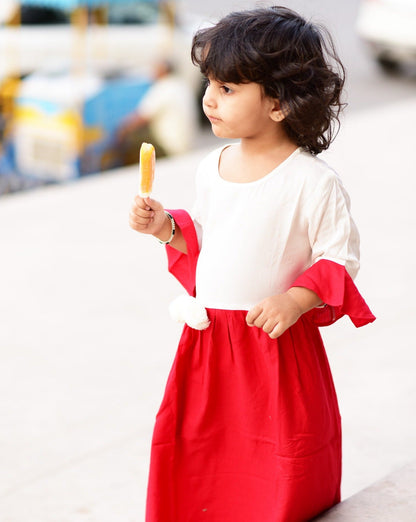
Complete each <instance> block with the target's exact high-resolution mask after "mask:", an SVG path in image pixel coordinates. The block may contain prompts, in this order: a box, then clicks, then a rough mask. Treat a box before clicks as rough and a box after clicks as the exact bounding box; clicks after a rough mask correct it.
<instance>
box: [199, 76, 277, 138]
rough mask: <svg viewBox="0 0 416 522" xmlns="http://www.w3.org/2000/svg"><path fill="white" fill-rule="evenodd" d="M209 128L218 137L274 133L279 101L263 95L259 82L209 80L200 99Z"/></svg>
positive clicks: (255, 135)
mask: <svg viewBox="0 0 416 522" xmlns="http://www.w3.org/2000/svg"><path fill="white" fill-rule="evenodd" d="M202 106H203V109H204V113H205V115H206V116H207V118H208V119H209V121H210V122H211V125H212V131H213V133H214V134H215V136H218V137H219V138H229V139H235V138H240V139H244V138H254V137H261V136H262V135H263V134H264V133H266V132H267V133H268V132H273V131H275V128H276V122H277V121H281V119H283V115H282V114H281V111H280V110H277V109H278V102H277V101H276V100H273V99H271V98H268V97H266V96H265V95H264V93H263V90H262V87H261V86H260V85H259V84H258V83H239V84H234V83H222V82H219V81H217V80H214V79H211V80H209V83H208V86H207V88H206V91H205V95H204V98H203V101H202Z"/></svg>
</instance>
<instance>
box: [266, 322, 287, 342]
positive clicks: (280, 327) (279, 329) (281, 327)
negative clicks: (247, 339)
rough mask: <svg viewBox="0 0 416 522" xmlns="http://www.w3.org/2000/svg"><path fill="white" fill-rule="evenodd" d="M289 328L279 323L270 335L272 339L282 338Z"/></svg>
mask: <svg viewBox="0 0 416 522" xmlns="http://www.w3.org/2000/svg"><path fill="white" fill-rule="evenodd" d="M286 330H287V327H286V326H285V325H284V324H283V323H277V325H276V326H275V327H274V328H273V330H272V331H271V332H270V333H269V337H270V339H277V338H278V337H280V336H281V335H282V334H283V333H284V332H285V331H286Z"/></svg>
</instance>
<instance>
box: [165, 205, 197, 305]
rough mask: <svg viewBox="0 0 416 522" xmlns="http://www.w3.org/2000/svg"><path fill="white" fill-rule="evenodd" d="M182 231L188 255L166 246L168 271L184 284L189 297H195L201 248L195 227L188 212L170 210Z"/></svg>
mask: <svg viewBox="0 0 416 522" xmlns="http://www.w3.org/2000/svg"><path fill="white" fill-rule="evenodd" d="M168 212H170V214H172V216H173V218H174V219H175V222H176V224H177V225H178V227H179V228H180V229H181V232H182V234H183V237H184V239H185V241H186V245H187V248H188V253H187V254H183V253H182V252H179V251H178V250H175V249H174V248H172V247H171V246H169V245H166V252H167V255H168V270H169V272H170V273H171V274H173V275H174V276H175V277H176V279H178V281H179V282H180V283H181V284H182V286H183V287H184V288H185V290H186V291H187V292H188V294H189V295H192V296H194V297H195V273H196V263H197V261H198V254H199V246H198V239H197V236H196V231H195V226H194V223H193V221H192V218H191V216H190V215H189V214H188V212H186V210H168Z"/></svg>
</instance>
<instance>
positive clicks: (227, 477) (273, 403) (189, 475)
mask: <svg viewBox="0 0 416 522" xmlns="http://www.w3.org/2000/svg"><path fill="white" fill-rule="evenodd" d="M171 213H172V215H174V217H175V220H176V222H177V224H178V226H179V227H180V228H181V230H182V233H183V235H184V237H185V240H186V242H187V248H188V253H187V254H181V253H180V252H177V251H176V250H174V249H173V248H171V247H169V246H167V254H168V260H169V270H170V272H171V273H172V274H173V275H174V276H175V277H177V279H178V280H179V281H180V282H181V283H182V284H183V286H184V287H185V288H186V290H187V291H188V293H190V294H191V295H195V272H196V264H197V260H198V254H199V250H198V242H197V237H196V232H195V229H194V225H193V223H192V219H191V218H190V216H189V214H187V213H186V212H184V211H171ZM293 286H303V287H306V288H310V289H311V290H313V291H315V292H316V293H317V294H318V295H319V296H320V297H321V299H322V300H323V301H324V302H325V303H327V306H325V307H324V308H323V309H315V310H312V311H310V312H309V313H307V314H304V315H303V316H302V317H301V318H300V319H299V320H298V321H297V322H296V324H294V325H293V326H292V327H291V328H289V329H288V330H287V331H286V332H285V333H284V334H283V335H282V336H281V337H279V338H278V339H277V340H272V339H270V338H269V336H268V335H267V334H265V333H264V332H263V331H262V330H260V329H258V328H256V327H249V326H248V325H247V324H246V321H245V319H246V314H247V312H246V311H235V310H234V311H227V310H212V309H210V310H208V316H209V319H210V321H211V324H210V326H209V328H208V329H206V330H203V331H197V330H193V329H191V328H189V327H188V326H185V328H184V331H183V334H182V337H181V341H180V343H179V348H178V352H177V354H176V357H175V361H174V363H173V367H172V370H171V372H170V374H169V378H168V382H167V385H166V390H165V394H164V398H163V401H162V404H161V407H160V410H159V413H158V415H157V418H156V424H155V429H154V434H153V440H152V453H151V464H150V473H149V483H148V496H147V509H146V522H202V521H203V522H207V521H209V522H302V521H306V520H310V519H311V518H313V517H314V516H316V515H318V514H319V513H320V512H322V511H323V510H325V509H328V508H330V507H331V506H333V505H334V504H336V503H337V502H339V500H340V481H341V422H340V416H339V411H338V404H337V397H336V393H335V389H334V385H333V382H332V376H331V371H330V368H329V365H328V361H327V358H326V354H325V349H324V346H323V344H322V340H321V337H320V334H319V330H318V327H317V325H323V324H330V323H331V322H334V321H335V320H336V319H338V318H339V317H341V316H342V315H344V314H347V315H349V316H350V317H351V319H352V321H353V322H354V324H356V325H357V326H360V325H362V324H366V323H367V322H370V321H372V320H374V316H373V315H372V314H371V312H370V311H369V309H368V307H367V305H366V304H365V302H364V300H363V299H362V297H361V296H360V294H359V293H358V290H357V289H356V287H355V285H354V283H353V282H352V280H351V278H350V277H349V276H348V274H347V273H346V271H345V269H344V267H342V266H341V265H337V264H336V263H333V262H330V261H320V262H318V263H316V264H315V265H313V266H312V267H311V268H310V269H308V270H306V272H305V273H304V274H302V275H301V276H300V277H299V278H298V279H297V280H296V281H295V282H294V284H293Z"/></svg>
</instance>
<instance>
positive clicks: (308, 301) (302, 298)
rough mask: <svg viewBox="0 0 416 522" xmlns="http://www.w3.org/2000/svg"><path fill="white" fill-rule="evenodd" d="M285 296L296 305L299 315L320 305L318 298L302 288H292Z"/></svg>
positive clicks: (313, 293) (310, 291) (307, 289)
mask: <svg viewBox="0 0 416 522" xmlns="http://www.w3.org/2000/svg"><path fill="white" fill-rule="evenodd" d="M286 294H287V295H288V296H289V297H290V298H291V299H292V300H293V302H294V303H296V306H297V307H298V309H299V311H300V314H301V315H302V314H304V313H306V312H309V310H312V308H315V307H316V306H319V305H322V300H321V299H320V297H319V296H318V295H317V294H316V293H315V292H314V291H313V290H309V288H304V287H303V286H292V287H291V288H289V290H288V291H287V292H286Z"/></svg>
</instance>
